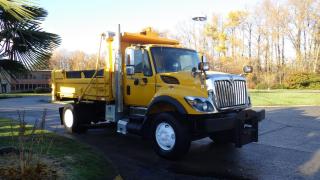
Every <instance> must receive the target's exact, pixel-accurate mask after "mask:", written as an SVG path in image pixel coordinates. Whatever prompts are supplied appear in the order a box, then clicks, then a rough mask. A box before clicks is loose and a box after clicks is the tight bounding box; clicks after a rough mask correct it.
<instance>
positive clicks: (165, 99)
mask: <svg viewBox="0 0 320 180" xmlns="http://www.w3.org/2000/svg"><path fill="white" fill-rule="evenodd" d="M159 103H166V104H169V105H171V106H173V107H174V108H175V109H176V110H177V113H178V114H179V115H181V119H185V118H183V117H186V116H187V111H186V110H185V108H184V107H183V105H182V104H181V103H180V102H179V101H178V100H176V99H174V98H172V97H170V96H158V97H156V98H154V99H153V100H152V102H151V103H150V104H149V106H148V109H147V112H146V116H145V117H144V121H143V125H142V129H141V130H142V135H143V136H144V137H150V136H149V134H150V130H151V129H150V127H151V125H152V121H151V119H150V118H151V117H152V116H151V114H150V111H151V109H152V107H154V106H156V105H158V104H159Z"/></svg>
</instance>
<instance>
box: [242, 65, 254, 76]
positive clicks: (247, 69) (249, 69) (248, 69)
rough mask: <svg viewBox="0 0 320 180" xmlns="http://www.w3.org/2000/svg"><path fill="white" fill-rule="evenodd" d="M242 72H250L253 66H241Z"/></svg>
mask: <svg viewBox="0 0 320 180" xmlns="http://www.w3.org/2000/svg"><path fill="white" fill-rule="evenodd" d="M243 72H244V73H246V74H248V73H252V72H253V67H252V66H248V65H246V66H244V67H243Z"/></svg>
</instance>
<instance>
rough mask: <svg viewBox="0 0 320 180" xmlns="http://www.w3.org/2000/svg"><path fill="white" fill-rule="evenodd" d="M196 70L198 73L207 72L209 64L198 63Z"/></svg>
mask: <svg viewBox="0 0 320 180" xmlns="http://www.w3.org/2000/svg"><path fill="white" fill-rule="evenodd" d="M198 69H199V70H200V71H209V64H208V63H207V62H199V64H198Z"/></svg>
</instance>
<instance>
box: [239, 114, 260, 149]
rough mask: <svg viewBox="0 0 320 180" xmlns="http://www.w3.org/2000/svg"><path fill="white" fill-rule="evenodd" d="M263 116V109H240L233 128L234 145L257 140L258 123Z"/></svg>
mask: <svg viewBox="0 0 320 180" xmlns="http://www.w3.org/2000/svg"><path fill="white" fill-rule="evenodd" d="M264 118H265V110H264V109H263V110H260V111H254V110H251V109H250V110H245V111H241V112H240V113H239V114H238V116H237V120H236V123H237V124H236V128H235V129H234V142H235V145H236V147H241V146H243V145H245V144H248V143H251V142H258V133H259V127H258V123H259V122H260V121H261V120H263V119H264Z"/></svg>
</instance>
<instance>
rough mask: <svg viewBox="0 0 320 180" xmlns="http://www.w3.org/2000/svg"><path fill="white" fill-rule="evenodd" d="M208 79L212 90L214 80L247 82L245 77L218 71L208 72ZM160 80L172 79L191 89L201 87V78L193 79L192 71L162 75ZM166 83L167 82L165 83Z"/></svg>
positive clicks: (207, 82) (208, 84)
mask: <svg viewBox="0 0 320 180" xmlns="http://www.w3.org/2000/svg"><path fill="white" fill-rule="evenodd" d="M206 74H207V78H206V82H205V83H206V85H207V89H212V85H213V81H214V80H231V81H232V80H235V79H238V80H245V78H244V77H242V76H240V75H237V74H229V73H223V72H217V71H207V72H206ZM159 75H160V79H162V81H163V82H165V81H164V78H163V77H169V78H170V77H172V78H175V79H176V80H178V82H179V85H181V86H189V87H195V88H198V87H200V86H201V82H200V78H199V76H196V77H193V76H192V74H191V72H190V71H184V72H173V73H161V74H159ZM165 83H166V82H165Z"/></svg>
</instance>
